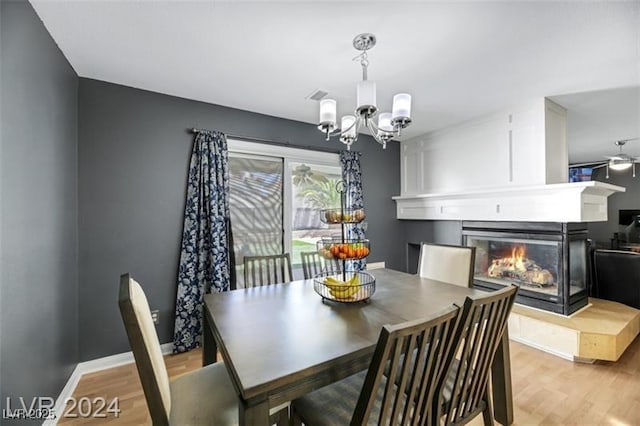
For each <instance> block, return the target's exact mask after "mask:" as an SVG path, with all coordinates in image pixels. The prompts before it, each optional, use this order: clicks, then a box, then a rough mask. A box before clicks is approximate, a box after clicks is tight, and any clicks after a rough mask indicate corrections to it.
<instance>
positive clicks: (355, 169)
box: [340, 151, 367, 271]
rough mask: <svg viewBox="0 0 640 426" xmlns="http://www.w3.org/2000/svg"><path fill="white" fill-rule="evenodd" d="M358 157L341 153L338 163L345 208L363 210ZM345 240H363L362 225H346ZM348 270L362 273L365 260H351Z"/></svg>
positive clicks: (351, 152) (350, 153) (352, 153)
mask: <svg viewBox="0 0 640 426" xmlns="http://www.w3.org/2000/svg"><path fill="white" fill-rule="evenodd" d="M360 155H361V153H359V152H357V151H341V152H340V163H341V164H342V180H343V181H344V185H345V186H344V187H345V191H346V208H351V209H361V208H364V197H363V195H362V172H361V169H360ZM347 238H357V239H363V238H364V226H363V224H362V223H357V224H353V225H348V228H347ZM349 263H350V266H349V267H348V269H350V270H354V271H363V270H364V269H365V267H366V265H367V263H366V260H365V259H361V260H352V261H350V262H349Z"/></svg>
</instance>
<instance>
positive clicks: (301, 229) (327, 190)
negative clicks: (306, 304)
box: [229, 140, 341, 288]
mask: <svg viewBox="0 0 640 426" xmlns="http://www.w3.org/2000/svg"><path fill="white" fill-rule="evenodd" d="M340 175H341V169H340V165H339V159H338V155H337V154H327V153H319V152H316V151H309V150H302V149H295V148H285V147H280V146H273V145H263V144H256V143H249V142H243V141H236V140H230V141H229V181H230V209H231V224H232V227H233V240H234V241H233V248H234V251H235V256H236V265H237V267H236V275H237V287H238V288H243V287H244V284H243V282H244V280H243V274H244V269H243V266H242V265H243V261H244V256H265V255H272V254H280V253H289V254H290V255H291V261H292V266H293V269H294V277H295V278H302V273H301V261H300V253H301V252H303V251H315V250H316V244H315V243H316V241H317V240H318V239H319V238H321V237H323V236H330V235H339V234H340V228H339V227H338V228H336V227H335V226H332V227H329V226H328V225H326V224H324V223H322V222H321V221H320V213H319V212H320V210H321V209H325V208H337V207H339V206H340V195H339V193H338V192H336V184H337V182H338V181H339V180H340Z"/></svg>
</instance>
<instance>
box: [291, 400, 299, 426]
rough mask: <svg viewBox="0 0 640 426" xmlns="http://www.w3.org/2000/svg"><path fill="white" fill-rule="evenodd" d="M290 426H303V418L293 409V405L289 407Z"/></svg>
mask: <svg viewBox="0 0 640 426" xmlns="http://www.w3.org/2000/svg"><path fill="white" fill-rule="evenodd" d="M289 425H290V426H302V418H300V416H299V415H298V413H296V411H295V410H294V409H293V405H292V406H291V407H289Z"/></svg>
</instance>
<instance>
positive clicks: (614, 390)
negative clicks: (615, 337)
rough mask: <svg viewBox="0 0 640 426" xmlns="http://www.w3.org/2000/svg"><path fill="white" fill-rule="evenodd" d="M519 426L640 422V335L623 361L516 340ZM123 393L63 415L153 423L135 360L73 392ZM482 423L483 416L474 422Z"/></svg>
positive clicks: (189, 361) (190, 356)
mask: <svg viewBox="0 0 640 426" xmlns="http://www.w3.org/2000/svg"><path fill="white" fill-rule="evenodd" d="M201 356H202V352H201V350H199V349H197V350H194V351H191V352H188V353H184V354H179V355H167V356H165V362H166V363H167V369H168V371H169V376H170V377H171V378H172V379H175V378H176V377H179V376H180V375H183V374H186V373H188V372H189V371H193V370H196V369H198V368H200V367H201V362H202V360H201ZM511 366H512V379H513V391H514V395H513V397H514V399H513V400H514V418H515V422H514V424H515V425H580V426H583V425H616V426H624V425H630V426H631V425H640V337H638V338H636V339H635V340H634V341H633V343H631V345H630V346H629V348H628V349H627V351H626V352H625V353H624V354H623V355H622V357H621V358H620V359H619V360H618V361H617V362H607V361H598V362H596V363H594V364H583V363H573V362H570V361H567V360H564V359H562V358H558V357H556V356H553V355H550V354H547V353H545V352H541V351H539V350H536V349H533V348H530V347H528V346H525V345H522V344H520V343H516V342H513V341H512V342H511ZM73 396H74V397H75V398H76V399H77V400H78V399H80V398H82V397H90V398H96V397H102V398H105V399H106V400H107V401H109V400H112V399H113V398H116V397H117V398H119V402H120V409H121V410H122V411H121V413H120V416H119V417H117V418H116V417H114V416H109V417H107V418H99V419H92V418H76V419H69V418H67V419H61V421H60V422H59V423H60V424H65V425H67V424H69V425H103V426H104V425H109V426H110V425H134V424H135V425H150V424H151V418H150V416H149V412H148V410H147V404H146V401H145V399H144V394H143V392H142V386H141V385H140V380H139V379H138V372H137V370H136V368H135V365H134V364H130V365H123V366H120V367H115V368H112V369H109V370H104V371H99V372H96V373H92V374H88V375H86V376H84V377H82V379H81V380H80V383H78V386H77V388H76V390H75V392H74V394H73ZM469 424H470V425H472V426H476V425H482V416H478V417H477V418H476V419H474V420H473V421H472V422H471V423H469Z"/></svg>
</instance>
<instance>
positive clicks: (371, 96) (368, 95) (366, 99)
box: [356, 80, 376, 108]
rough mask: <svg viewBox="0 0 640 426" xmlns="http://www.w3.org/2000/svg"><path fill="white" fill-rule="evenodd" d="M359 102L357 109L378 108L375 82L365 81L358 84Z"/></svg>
mask: <svg viewBox="0 0 640 426" xmlns="http://www.w3.org/2000/svg"><path fill="white" fill-rule="evenodd" d="M357 101H358V105H357V106H356V108H360V107H370V106H376V82H375V81H370V80H363V81H361V82H359V83H358V92H357Z"/></svg>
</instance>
